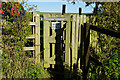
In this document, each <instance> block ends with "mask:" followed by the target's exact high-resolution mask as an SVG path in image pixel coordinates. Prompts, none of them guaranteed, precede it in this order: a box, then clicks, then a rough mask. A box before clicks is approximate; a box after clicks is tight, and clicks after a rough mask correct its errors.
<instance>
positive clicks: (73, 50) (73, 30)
mask: <svg viewBox="0 0 120 80" xmlns="http://www.w3.org/2000/svg"><path fill="white" fill-rule="evenodd" d="M75 24H76V15H73V18H72V67H73V65H76V60H77V58H76V55H77V54H76V51H75V50H76V47H75V46H76V44H75V43H76V35H75V30H76V25H75Z"/></svg>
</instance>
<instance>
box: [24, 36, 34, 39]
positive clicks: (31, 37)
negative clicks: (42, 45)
mask: <svg viewBox="0 0 120 80" xmlns="http://www.w3.org/2000/svg"><path fill="white" fill-rule="evenodd" d="M34 38H35V35H29V36H27V37H26V39H34Z"/></svg>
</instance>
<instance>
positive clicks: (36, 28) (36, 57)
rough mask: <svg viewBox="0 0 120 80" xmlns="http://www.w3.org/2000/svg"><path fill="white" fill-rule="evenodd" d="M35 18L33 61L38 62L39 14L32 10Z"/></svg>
mask: <svg viewBox="0 0 120 80" xmlns="http://www.w3.org/2000/svg"><path fill="white" fill-rule="evenodd" d="M33 17H34V18H35V19H36V20H35V63H40V16H39V12H37V11H34V12H33Z"/></svg>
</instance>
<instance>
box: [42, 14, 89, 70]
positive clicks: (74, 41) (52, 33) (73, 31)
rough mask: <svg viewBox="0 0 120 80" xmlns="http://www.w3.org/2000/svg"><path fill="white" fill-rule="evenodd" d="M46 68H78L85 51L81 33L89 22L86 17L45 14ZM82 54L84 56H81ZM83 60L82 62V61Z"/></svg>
mask: <svg viewBox="0 0 120 80" xmlns="http://www.w3.org/2000/svg"><path fill="white" fill-rule="evenodd" d="M42 20H43V21H44V22H43V23H44V24H43V35H44V36H43V38H44V39H43V41H44V67H45V68H49V67H52V68H54V67H55V66H60V65H63V66H65V67H67V66H68V67H71V68H72V69H73V68H74V67H78V69H80V62H81V61H82V58H81V59H80V57H81V56H82V55H83V53H84V50H82V49H83V48H81V47H80V46H81V44H84V43H83V42H82V40H83V39H82V38H81V37H82V34H83V32H82V31H81V29H82V27H83V25H84V23H86V22H87V21H88V17H86V15H79V14H64V15H61V14H58V13H52V14H50V13H46V14H43V18H42ZM80 54H82V55H80ZM80 60H81V61H80Z"/></svg>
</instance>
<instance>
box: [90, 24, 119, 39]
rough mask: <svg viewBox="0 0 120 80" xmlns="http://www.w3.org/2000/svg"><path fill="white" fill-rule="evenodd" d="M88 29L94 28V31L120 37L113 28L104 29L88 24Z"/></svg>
mask: <svg viewBox="0 0 120 80" xmlns="http://www.w3.org/2000/svg"><path fill="white" fill-rule="evenodd" d="M90 29H92V30H95V31H97V32H100V33H103V34H106V35H110V36H112V37H116V38H120V32H115V31H113V30H108V29H105V28H103V27H101V26H93V25H90Z"/></svg>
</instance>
